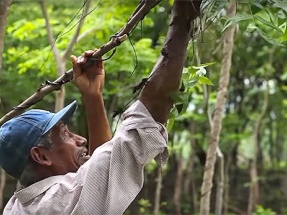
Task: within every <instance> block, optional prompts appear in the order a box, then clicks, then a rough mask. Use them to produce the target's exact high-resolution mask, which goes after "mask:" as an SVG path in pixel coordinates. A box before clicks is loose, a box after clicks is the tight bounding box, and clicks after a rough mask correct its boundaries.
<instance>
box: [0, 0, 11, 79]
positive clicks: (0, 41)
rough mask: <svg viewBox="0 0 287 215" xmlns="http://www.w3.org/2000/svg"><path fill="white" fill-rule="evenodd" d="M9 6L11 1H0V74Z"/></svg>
mask: <svg viewBox="0 0 287 215" xmlns="http://www.w3.org/2000/svg"><path fill="white" fill-rule="evenodd" d="M11 4H12V0H1V1H0V74H1V71H2V54H3V50H4V40H5V31H6V24H7V16H8V13H9V9H10V5H11ZM0 78H1V76H0Z"/></svg>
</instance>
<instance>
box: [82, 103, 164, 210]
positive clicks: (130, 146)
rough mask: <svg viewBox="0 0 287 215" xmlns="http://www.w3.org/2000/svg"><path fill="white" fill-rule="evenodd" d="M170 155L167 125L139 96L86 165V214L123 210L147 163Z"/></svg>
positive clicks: (160, 161)
mask: <svg viewBox="0 0 287 215" xmlns="http://www.w3.org/2000/svg"><path fill="white" fill-rule="evenodd" d="M167 158H168V151H167V132H166V128H165V127H164V126H163V125H162V124H160V123H158V122H155V121H154V119H153V118H152V116H151V115H150V113H149V112H148V110H147V109H146V107H145V106H144V105H143V104H142V103H141V102H140V101H139V100H138V101H136V102H135V103H134V104H133V105H132V106H131V107H130V108H129V109H128V110H127V111H125V113H124V114H123V122H122V125H121V126H120V128H119V129H118V130H117V132H116V134H115V136H114V137H113V138H112V139H111V140H110V141H109V142H107V143H105V144H104V145H102V146H100V147H99V148H98V149H97V150H96V151H95V152H94V154H93V155H92V157H91V158H90V160H89V161H88V162H87V163H86V164H85V165H84V166H83V168H82V171H84V170H85V177H83V179H82V180H83V181H82V183H83V189H82V192H81V195H80V199H79V203H80V204H81V206H82V207H83V208H85V211H86V213H87V214H111V215H116V214H123V213H124V211H125V210H126V209H127V207H128V206H129V205H130V204H131V202H132V201H133V200H134V199H135V197H136V196H137V195H138V193H139V192H140V190H141V188H142V187H143V183H144V166H145V165H146V164H147V163H148V162H149V161H151V160H152V159H155V160H156V162H157V163H158V164H160V165H164V164H165V163H166V160H167Z"/></svg>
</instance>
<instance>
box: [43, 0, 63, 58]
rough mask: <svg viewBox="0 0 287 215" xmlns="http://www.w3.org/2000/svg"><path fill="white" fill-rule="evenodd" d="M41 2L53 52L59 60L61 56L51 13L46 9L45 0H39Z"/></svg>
mask: <svg viewBox="0 0 287 215" xmlns="http://www.w3.org/2000/svg"><path fill="white" fill-rule="evenodd" d="M39 4H40V6H41V10H42V13H43V16H44V19H45V22H46V31H47V35H48V41H49V43H50V45H51V47H52V52H53V55H54V57H55V60H56V61H57V60H58V59H59V57H60V51H59V49H58V48H57V46H56V44H55V39H54V35H53V31H52V26H51V24H50V19H49V15H48V12H47V9H46V4H45V0H39Z"/></svg>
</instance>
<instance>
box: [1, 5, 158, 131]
mask: <svg viewBox="0 0 287 215" xmlns="http://www.w3.org/2000/svg"><path fill="white" fill-rule="evenodd" d="M160 2H161V0H146V1H145V3H144V4H143V6H142V7H141V8H140V9H137V12H136V13H134V16H132V17H131V18H130V20H129V21H128V22H127V24H126V25H125V26H124V27H123V28H122V29H121V30H120V31H119V32H118V33H117V34H116V35H115V36H114V37H112V39H111V40H110V41H109V42H107V43H106V44H104V45H103V46H102V47H100V49H99V50H98V51H97V52H95V53H94V56H93V58H95V59H96V58H99V57H101V56H103V55H104V54H106V53H107V52H109V51H111V50H112V49H113V48H115V47H117V46H119V45H120V44H121V43H122V42H124V41H125V40H126V39H127V35H129V34H130V33H131V32H132V31H133V29H134V28H135V27H136V26H137V24H138V23H139V22H140V21H141V20H142V19H143V18H144V17H145V15H146V14H147V13H148V12H149V11H150V10H151V9H152V8H154V7H155V6H156V5H158V4H159V3H160ZM91 62H92V60H91V61H89V62H88V64H89V63H91ZM72 79H73V70H72V69H70V70H69V71H66V72H65V73H64V74H63V75H61V76H60V77H59V78H57V79H56V80H55V81H53V82H52V83H49V84H47V83H45V84H42V85H41V86H40V87H39V89H38V90H37V91H36V92H35V93H34V94H33V95H31V96H30V97H29V98H27V99H26V100H25V101H23V102H22V103H21V104H19V105H18V106H17V107H14V108H13V109H12V110H11V111H10V112H8V113H7V114H6V115H5V116H3V117H2V118H1V119H0V126H1V125H3V124H4V123H5V122H6V121H8V120H10V119H12V118H13V117H15V116H17V115H19V114H21V113H23V111H25V109H27V108H29V107H30V106H32V105H34V104H36V103H37V102H39V101H41V100H42V99H43V98H44V97H45V96H46V95H48V94H49V93H51V92H53V91H56V90H60V89H61V86H62V85H63V84H65V83H67V82H70V81H71V80H72Z"/></svg>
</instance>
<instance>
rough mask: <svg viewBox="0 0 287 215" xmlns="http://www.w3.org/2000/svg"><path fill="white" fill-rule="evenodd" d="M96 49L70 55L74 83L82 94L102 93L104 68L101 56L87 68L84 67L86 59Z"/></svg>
mask: <svg viewBox="0 0 287 215" xmlns="http://www.w3.org/2000/svg"><path fill="white" fill-rule="evenodd" d="M95 51H97V50H96V49H95V50H94V51H93V50H89V51H85V52H84V53H83V54H82V55H81V56H80V57H78V58H77V57H75V56H73V55H72V56H71V58H72V63H73V72H74V83H75V85H76V86H77V87H78V88H79V91H80V92H81V94H82V95H83V96H89V95H95V94H98V93H102V90H103V87H104V81H105V70H104V64H103V61H102V58H100V59H97V60H95V62H94V64H93V65H91V66H90V67H88V68H87V69H81V68H82V67H84V65H85V63H86V62H87V61H88V59H89V58H90V57H91V56H92V55H93V53H94V52H95Z"/></svg>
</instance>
